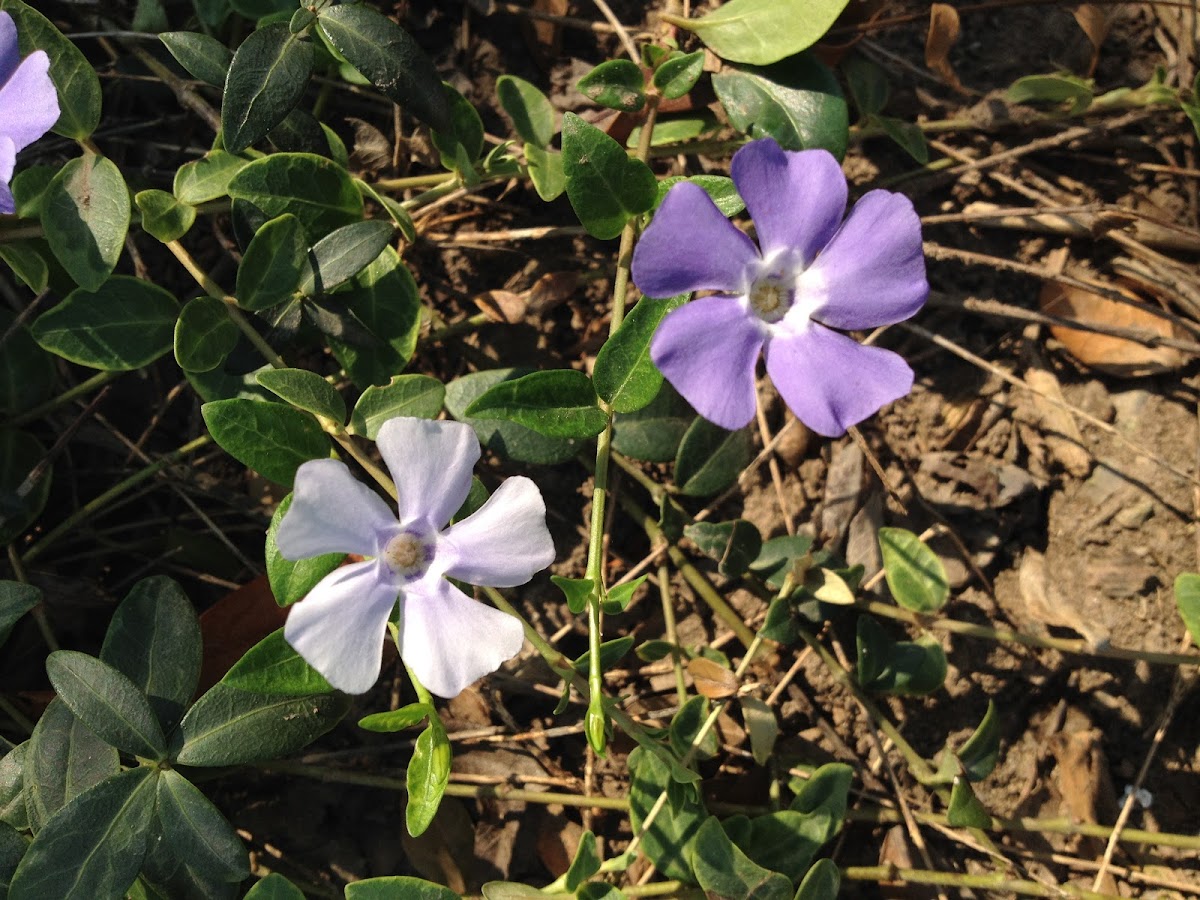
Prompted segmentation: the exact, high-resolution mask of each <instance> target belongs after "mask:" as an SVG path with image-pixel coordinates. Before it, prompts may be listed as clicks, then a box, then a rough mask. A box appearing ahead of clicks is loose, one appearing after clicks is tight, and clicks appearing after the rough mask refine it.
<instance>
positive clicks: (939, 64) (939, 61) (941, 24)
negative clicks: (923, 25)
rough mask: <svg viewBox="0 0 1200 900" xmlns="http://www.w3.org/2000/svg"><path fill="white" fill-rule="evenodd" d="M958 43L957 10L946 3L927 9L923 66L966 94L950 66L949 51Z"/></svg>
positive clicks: (933, 5) (936, 4) (935, 4)
mask: <svg viewBox="0 0 1200 900" xmlns="http://www.w3.org/2000/svg"><path fill="white" fill-rule="evenodd" d="M957 42H958V10H956V9H955V8H954V7H953V6H951V5H950V4H948V3H934V4H932V5H931V6H930V7H929V34H928V35H926V37H925V65H926V66H927V67H928V68H929V69H930V71H932V72H936V73H937V74H938V76H939V77H940V78H941V79H942V81H944V82H946V84H948V85H950V87H952V88H954V89H955V90H956V91H960V92H962V93H964V94H965V93H968V91H967V89H966V88H965V87H963V83H962V82H961V81H959V80H958V75H957V74H956V73H955V71H954V67H953V66H952V65H950V49H951V48H952V47H953V46H954V45H955V44H956V43H957Z"/></svg>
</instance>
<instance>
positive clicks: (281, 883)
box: [245, 872, 304, 900]
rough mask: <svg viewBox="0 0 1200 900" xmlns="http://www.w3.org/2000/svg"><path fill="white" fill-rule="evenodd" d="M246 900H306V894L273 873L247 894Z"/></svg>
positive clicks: (258, 882)
mask: <svg viewBox="0 0 1200 900" xmlns="http://www.w3.org/2000/svg"><path fill="white" fill-rule="evenodd" d="M245 900H304V892H303V891H302V890H300V888H298V887H296V886H295V885H294V884H292V883H291V882H290V881H288V880H287V879H286V878H284V877H283V876H282V875H280V874H279V873H278V872H272V873H271V874H270V875H268V876H266V877H265V878H262V879H259V881H257V882H256V883H255V884H254V886H253V887H251V888H250V890H249V891H247V892H246V897H245Z"/></svg>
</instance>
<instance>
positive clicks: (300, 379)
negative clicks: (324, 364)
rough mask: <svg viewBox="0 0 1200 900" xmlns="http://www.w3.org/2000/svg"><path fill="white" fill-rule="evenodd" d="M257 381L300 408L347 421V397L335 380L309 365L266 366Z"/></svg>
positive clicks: (336, 420)
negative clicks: (329, 379) (300, 367)
mask: <svg viewBox="0 0 1200 900" xmlns="http://www.w3.org/2000/svg"><path fill="white" fill-rule="evenodd" d="M258 383H259V384H261V385H262V386H263V387H265V388H266V389H267V390H268V391H270V392H271V393H272V394H275V395H276V396H277V397H279V398H280V399H281V400H285V401H286V402H288V403H290V404H291V405H292V406H294V407H296V408H297V409H302V410H304V411H305V412H310V413H312V414H313V415H315V416H324V417H325V418H326V419H329V420H331V421H333V422H336V423H338V424H339V425H340V424H342V423H343V422H344V421H346V401H345V400H343V399H342V395H341V394H339V393H338V392H337V390H336V389H335V388H334V386H333V385H332V384H330V383H329V382H328V381H326V380H325V379H324V378H322V377H321V376H320V375H318V374H317V373H316V372H310V371H308V370H307V369H264V370H263V371H261V372H259V373H258Z"/></svg>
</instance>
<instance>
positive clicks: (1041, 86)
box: [1006, 74, 1096, 116]
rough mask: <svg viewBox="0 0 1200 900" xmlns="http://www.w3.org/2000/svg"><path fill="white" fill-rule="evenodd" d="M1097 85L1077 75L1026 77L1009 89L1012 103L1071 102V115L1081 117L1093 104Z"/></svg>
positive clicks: (1018, 80)
mask: <svg viewBox="0 0 1200 900" xmlns="http://www.w3.org/2000/svg"><path fill="white" fill-rule="evenodd" d="M1095 90H1096V86H1095V83H1094V82H1093V81H1092V80H1091V79H1088V78H1079V77H1077V76H1075V75H1070V74H1062V75H1026V76H1025V77H1024V78H1018V79H1017V80H1016V81H1014V82H1013V83H1012V85H1011V86H1010V87H1009V89H1008V91H1007V92H1006V93H1007V98H1008V100H1009V102H1010V103H1064V102H1067V101H1070V103H1071V109H1070V111H1069V115H1073V116H1074V115H1079V114H1080V113H1081V112H1083V111H1084V110H1085V109H1087V108H1088V107H1089V106H1091V104H1092V99H1093V97H1094V96H1095Z"/></svg>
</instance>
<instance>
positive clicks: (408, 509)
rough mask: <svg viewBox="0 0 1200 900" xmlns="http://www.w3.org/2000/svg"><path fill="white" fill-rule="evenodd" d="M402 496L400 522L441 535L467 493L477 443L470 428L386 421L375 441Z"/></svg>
mask: <svg viewBox="0 0 1200 900" xmlns="http://www.w3.org/2000/svg"><path fill="white" fill-rule="evenodd" d="M375 443H376V445H377V446H378V447H379V452H380V453H381V454H382V455H383V461H384V462H385V463H387V467H388V471H389V472H391V473H392V478H393V479H395V482H396V493H398V494H399V495H400V524H401V525H404V526H408V525H413V524H416V523H418V522H419V523H422V524H424V525H425V527H426V528H427V529H429V530H431V531H439V530H441V528H442V527H443V526H444V525H445V524H446V523H447V522H449V521H450V517H451V516H452V515H454V514H455V513H456V512H458V508H459V507H460V506H462V505H463V502H464V501H465V500H466V499H467V494H469V493H470V492H471V470H472V469H473V468H475V463H476V462H478V461H479V439H478V438H477V437H475V432H474V430H473V429H472V428H471V426H470V425H466V424H464V423H462V422H435V421H431V420H429V419H412V418H407V417H397V418H395V419H388V420H387V421H386V422H384V423H383V427H382V428H380V429H379V437H378V438H377V439H376V441H375Z"/></svg>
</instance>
